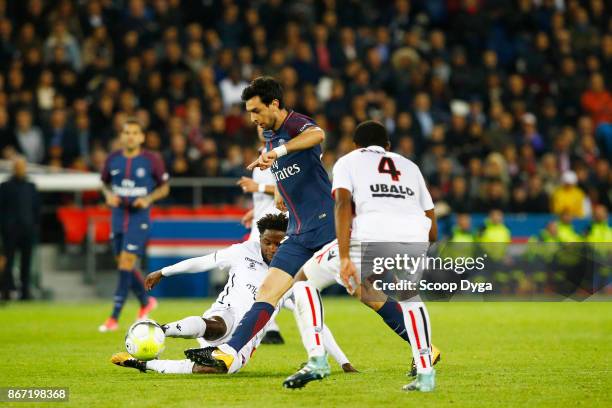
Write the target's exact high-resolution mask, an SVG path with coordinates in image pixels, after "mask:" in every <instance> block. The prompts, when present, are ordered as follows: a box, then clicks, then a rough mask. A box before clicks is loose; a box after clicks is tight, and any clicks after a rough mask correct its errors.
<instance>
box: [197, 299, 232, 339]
mask: <svg viewBox="0 0 612 408" xmlns="http://www.w3.org/2000/svg"><path fill="white" fill-rule="evenodd" d="M213 316H219V317H220V318H222V319H223V321H224V322H225V327H227V331H226V332H225V334H224V335H223V336H221V337H219V338H218V339H217V340H206V339H205V338H204V337H198V339H197V340H198V343H200V346H201V347H217V346H218V345H220V344H223V343H226V342H227V341H228V340H229V339H230V338H231V337H232V335H233V334H234V331H235V330H236V326H238V323H240V320H242V316H244V312H241V311H238V310H237V309H236V308H234V307H228V306H224V305H220V304H218V303H214V304H213V305H212V306H211V307H210V309H208V310H207V311H205V312H204V314H203V315H202V317H204V318H205V319H210V318H211V317H213Z"/></svg>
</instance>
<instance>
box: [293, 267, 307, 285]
mask: <svg viewBox="0 0 612 408" xmlns="http://www.w3.org/2000/svg"><path fill="white" fill-rule="evenodd" d="M305 280H308V277H307V276H306V273H305V272H304V268H302V269H300V270H299V272H298V273H297V274H296V275H295V277H294V278H293V281H294V282H301V281H305Z"/></svg>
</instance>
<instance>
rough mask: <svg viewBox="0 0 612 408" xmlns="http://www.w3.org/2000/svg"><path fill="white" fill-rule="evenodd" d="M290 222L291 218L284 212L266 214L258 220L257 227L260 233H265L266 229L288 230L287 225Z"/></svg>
mask: <svg viewBox="0 0 612 408" xmlns="http://www.w3.org/2000/svg"><path fill="white" fill-rule="evenodd" d="M288 224H289V218H287V216H286V215H285V214H283V213H280V214H266V215H265V216H263V217H262V218H260V220H259V221H257V229H258V230H259V233H260V234H263V233H264V232H265V231H266V230H275V231H283V232H285V231H287V225H288Z"/></svg>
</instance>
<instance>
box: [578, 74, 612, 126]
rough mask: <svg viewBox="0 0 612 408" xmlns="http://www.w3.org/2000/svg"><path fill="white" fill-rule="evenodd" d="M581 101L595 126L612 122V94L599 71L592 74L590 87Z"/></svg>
mask: <svg viewBox="0 0 612 408" xmlns="http://www.w3.org/2000/svg"><path fill="white" fill-rule="evenodd" d="M580 102H581V104H582V108H583V109H584V110H585V111H586V112H587V113H588V114H589V115H591V119H592V120H593V123H594V124H595V126H597V125H599V124H600V123H612V94H611V93H610V92H609V91H608V90H607V89H606V86H605V83H604V77H603V75H602V74H600V73H599V72H596V73H594V74H592V75H591V79H590V86H589V89H588V90H586V91H585V92H584V93H583V94H582V97H581V99H580Z"/></svg>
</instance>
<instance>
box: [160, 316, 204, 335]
mask: <svg viewBox="0 0 612 408" xmlns="http://www.w3.org/2000/svg"><path fill="white" fill-rule="evenodd" d="M161 328H162V330H163V331H164V334H165V335H166V336H167V337H179V338H182V339H196V338H198V337H204V334H205V333H206V321H205V320H204V318H202V317H201V316H189V317H185V318H184V319H181V320H177V321H176V322H170V323H166V324H164V325H162V326H161Z"/></svg>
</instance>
